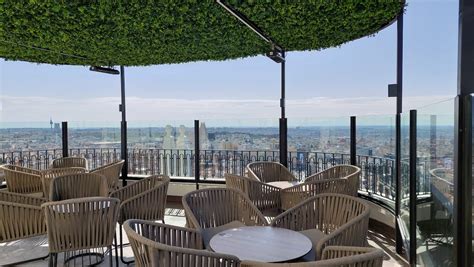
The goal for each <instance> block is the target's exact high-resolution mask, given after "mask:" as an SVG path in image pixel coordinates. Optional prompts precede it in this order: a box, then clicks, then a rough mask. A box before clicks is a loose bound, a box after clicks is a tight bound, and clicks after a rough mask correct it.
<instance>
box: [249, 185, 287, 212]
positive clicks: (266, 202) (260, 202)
mask: <svg viewBox="0 0 474 267" xmlns="http://www.w3.org/2000/svg"><path fill="white" fill-rule="evenodd" d="M280 190H281V189H280V188H278V187H276V186H273V185H269V184H265V183H262V182H260V181H253V180H252V181H249V190H248V191H249V192H248V197H249V198H250V200H251V201H252V202H253V203H254V204H255V206H256V207H257V208H258V209H261V210H265V209H276V208H280V207H281V200H280Z"/></svg>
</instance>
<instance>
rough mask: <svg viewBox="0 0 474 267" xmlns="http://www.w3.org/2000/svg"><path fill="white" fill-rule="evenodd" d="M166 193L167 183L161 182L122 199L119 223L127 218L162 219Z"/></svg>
mask: <svg viewBox="0 0 474 267" xmlns="http://www.w3.org/2000/svg"><path fill="white" fill-rule="evenodd" d="M167 193H168V183H163V184H161V185H159V186H157V187H155V188H151V189H148V190H146V191H144V192H142V193H139V194H138V195H136V196H133V197H130V198H128V199H126V200H124V201H122V203H121V204H120V217H119V223H121V224H123V222H124V221H125V220H127V219H143V220H163V219H164V215H165V208H166V197H167ZM156 200H159V202H157V201H156Z"/></svg>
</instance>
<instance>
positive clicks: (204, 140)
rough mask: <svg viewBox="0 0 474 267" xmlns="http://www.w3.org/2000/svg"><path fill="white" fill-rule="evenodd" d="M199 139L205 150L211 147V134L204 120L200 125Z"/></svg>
mask: <svg viewBox="0 0 474 267" xmlns="http://www.w3.org/2000/svg"><path fill="white" fill-rule="evenodd" d="M199 139H200V143H201V148H202V149H204V150H205V149H209V148H210V147H211V145H210V143H209V135H208V133H207V128H206V124H205V123H204V122H201V126H200V127H199Z"/></svg>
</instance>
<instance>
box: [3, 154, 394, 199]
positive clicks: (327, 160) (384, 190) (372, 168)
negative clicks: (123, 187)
mask: <svg viewBox="0 0 474 267" xmlns="http://www.w3.org/2000/svg"><path fill="white" fill-rule="evenodd" d="M69 155H70V156H82V157H85V158H86V159H87V160H88V165H89V168H91V169H94V168H97V167H99V166H102V165H105V164H107V163H111V162H113V161H115V160H119V159H120V157H121V154H120V149H119V148H75V149H69ZM61 156H62V150H61V149H52V150H37V151H17V152H5V153H0V162H1V163H3V164H15V165H21V166H25V167H29V168H34V169H40V170H42V169H46V168H48V167H49V165H50V164H51V162H52V160H53V159H55V158H59V157H61ZM128 160H129V164H128V173H129V175H131V176H133V175H153V174H167V175H169V176H171V177H181V178H186V177H189V178H190V179H192V178H193V177H194V172H195V170H194V166H195V165H194V161H195V153H194V150H188V149H129V151H128ZM278 160H279V152H278V151H257V150H255V151H251V150H201V151H200V154H199V164H200V181H202V182H205V181H206V180H208V179H213V180H216V179H217V180H223V179H224V174H225V173H233V174H238V175H244V172H245V166H246V165H247V164H248V163H250V162H254V161H278ZM349 163H350V155H349V154H343V153H327V152H307V151H303V152H300V151H298V152H289V153H288V168H289V169H290V171H291V172H292V173H293V174H294V175H295V176H296V177H298V179H299V180H301V181H302V180H304V178H305V177H307V176H309V175H311V174H314V173H317V172H320V171H322V170H324V169H327V168H329V167H331V166H334V165H338V164H349ZM357 165H358V166H359V167H360V168H361V169H362V173H361V178H360V184H359V190H360V191H362V192H365V193H367V194H369V195H376V196H379V197H383V198H385V199H387V200H394V198H395V175H394V170H395V161H394V159H391V158H381V157H373V156H363V155H357Z"/></svg>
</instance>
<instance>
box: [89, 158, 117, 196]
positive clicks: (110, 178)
mask: <svg viewBox="0 0 474 267" xmlns="http://www.w3.org/2000/svg"><path fill="white" fill-rule="evenodd" d="M124 162H125V160H120V161H117V162H112V163H109V164H107V165H104V166H101V167H99V168H96V169H94V170H92V171H90V172H91V173H97V174H101V175H103V176H105V177H106V178H107V184H108V185H109V190H110V192H112V191H114V190H117V189H118V188H119V186H120V184H119V177H120V172H121V171H122V167H123V163H124Z"/></svg>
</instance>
